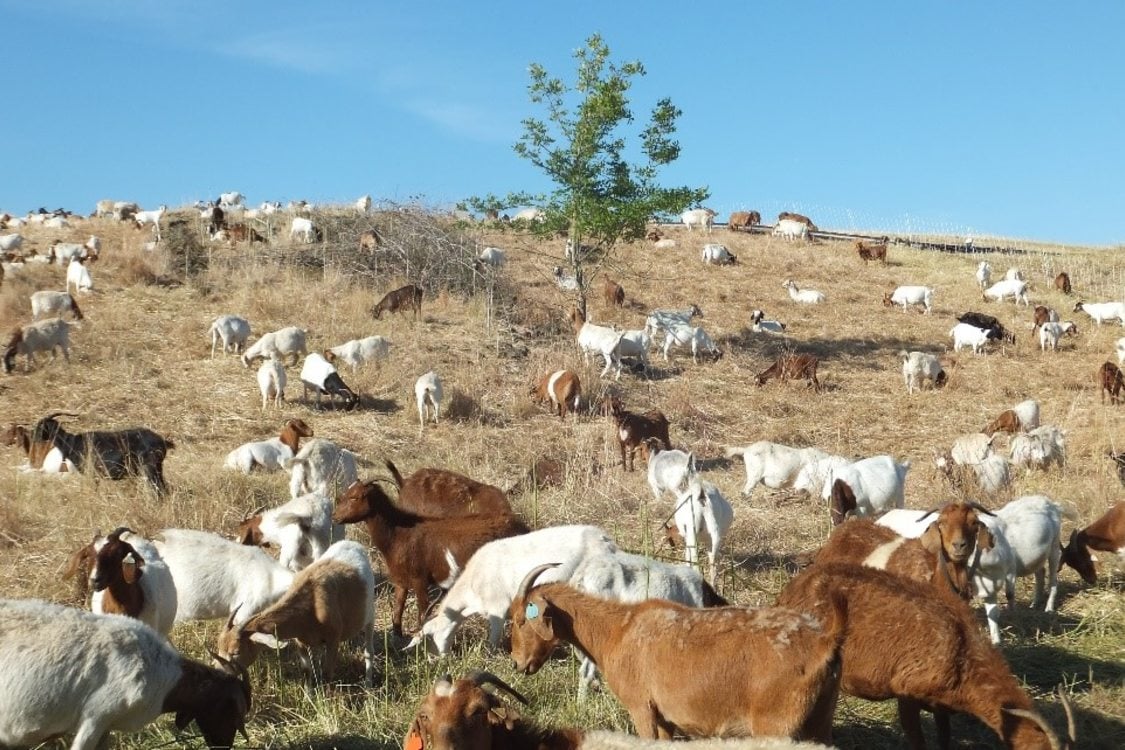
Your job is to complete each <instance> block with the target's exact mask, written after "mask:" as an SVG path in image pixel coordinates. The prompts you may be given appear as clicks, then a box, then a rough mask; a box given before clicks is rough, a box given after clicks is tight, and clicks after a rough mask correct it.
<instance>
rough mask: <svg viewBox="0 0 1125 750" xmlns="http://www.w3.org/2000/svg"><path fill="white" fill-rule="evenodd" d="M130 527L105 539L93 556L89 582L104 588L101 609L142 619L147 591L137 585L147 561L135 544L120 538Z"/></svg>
mask: <svg viewBox="0 0 1125 750" xmlns="http://www.w3.org/2000/svg"><path fill="white" fill-rule="evenodd" d="M126 531H129V529H125V528H118V529H114V531H113V532H112V533H111V534H110V535H109V536H107V537H106V538H105V543H104V544H103V545H102V547H101V549H99V550H98V551H97V552H96V553H95V555H94V567H93V570H92V573H93V575H92V577H91V581H90V583H91V584H92V585H93V587H94V591H102V592H104V593H103V594H102V600H101V612H102V613H103V614H107V615H127V616H128V617H133V618H139V617H140V616H141V610H142V609H144V606H145V596H144V592H143V591H142V590H141V587H140V586H136V585H134V584H136V583H137V582H138V581H139V580H140V578H141V576H142V575H144V567H145V561H144V558H142V557H141V556H140V555H139V554H137V551H136V550H135V549H133V545H131V544H129V543H128V542H126V541H123V540H122V539H121V535H122V534H123V533H125V532H126Z"/></svg>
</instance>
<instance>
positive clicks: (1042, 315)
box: [1031, 305, 1059, 331]
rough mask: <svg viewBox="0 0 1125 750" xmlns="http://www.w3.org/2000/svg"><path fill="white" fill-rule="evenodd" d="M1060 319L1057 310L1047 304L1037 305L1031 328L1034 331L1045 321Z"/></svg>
mask: <svg viewBox="0 0 1125 750" xmlns="http://www.w3.org/2000/svg"><path fill="white" fill-rule="evenodd" d="M1058 320H1059V314H1058V313H1057V312H1055V311H1054V310H1052V309H1051V308H1049V307H1047V306H1046V305H1036V306H1035V309H1034V310H1033V311H1032V322H1033V325H1032V326H1031V330H1033V331H1034V330H1036V329H1038V328H1039V326H1041V325H1043V324H1044V323H1057V322H1058Z"/></svg>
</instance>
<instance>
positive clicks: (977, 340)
mask: <svg viewBox="0 0 1125 750" xmlns="http://www.w3.org/2000/svg"><path fill="white" fill-rule="evenodd" d="M949 335H950V336H952V337H953V351H955V352H959V351H961V349H962V348H963V347H966V346H971V347H972V348H973V353H974V354H980V352H981V350H983V349H984V345H985V344H987V343H988V340H989V336H988V331H986V330H984V329H982V328H977V327H976V326H972V325H969V324H968V323H958V324H957V325H955V326H953V327H952V328H950V329H949Z"/></svg>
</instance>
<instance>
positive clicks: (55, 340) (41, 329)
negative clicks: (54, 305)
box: [3, 318, 70, 375]
mask: <svg viewBox="0 0 1125 750" xmlns="http://www.w3.org/2000/svg"><path fill="white" fill-rule="evenodd" d="M55 349H58V350H59V351H61V352H62V355H63V359H64V360H66V361H67V362H68V363H69V362H70V324H69V323H67V322H66V321H65V320H63V319H62V318H48V319H47V320H40V321H39V322H38V323H29V324H28V325H25V326H23V327H22V328H17V329H16V330H14V331H13V332H12V336H11V338H9V339H8V343H7V345H6V346H5V348H4V355H3V359H4V372H5V373H6V374H8V375H11V374H12V371H13V370H15V369H16V357H17V356H18V355H20V354H22V355H24V357H26V358H27V361H26V362H25V363H24V370H25V371H30V370H31V355H33V354H35V353H36V352H50V353H51V361H52V362H53V361H54V360H55V357H56V356H57V355H56V354H55Z"/></svg>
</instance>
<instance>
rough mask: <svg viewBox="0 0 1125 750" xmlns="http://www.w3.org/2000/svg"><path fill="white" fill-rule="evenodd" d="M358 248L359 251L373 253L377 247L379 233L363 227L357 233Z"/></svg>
mask: <svg viewBox="0 0 1125 750" xmlns="http://www.w3.org/2000/svg"><path fill="white" fill-rule="evenodd" d="M359 249H360V251H361V252H368V253H373V252H375V251H376V250H378V249H379V233H378V232H376V231H375V230H374V229H365V230H364V231H362V232H360V234H359Z"/></svg>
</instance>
